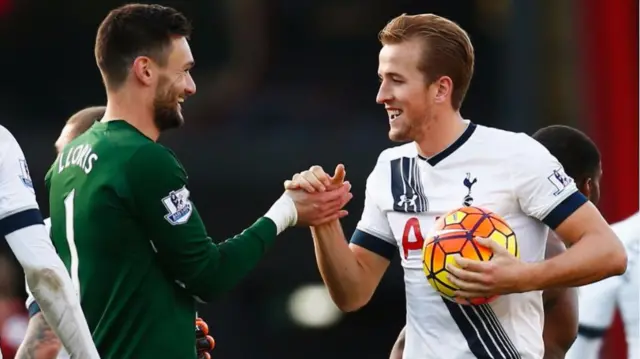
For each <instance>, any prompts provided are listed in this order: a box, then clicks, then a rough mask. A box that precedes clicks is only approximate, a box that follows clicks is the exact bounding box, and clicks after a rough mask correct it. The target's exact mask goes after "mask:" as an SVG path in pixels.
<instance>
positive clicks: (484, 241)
mask: <svg viewBox="0 0 640 359" xmlns="http://www.w3.org/2000/svg"><path fill="white" fill-rule="evenodd" d="M475 240H476V242H478V244H480V245H481V246H483V247H487V248H489V249H491V250H492V251H493V253H494V254H497V253H502V254H504V253H509V252H508V251H507V249H506V248H504V247H503V246H501V245H500V244H499V243H498V242H496V241H494V240H493V239H491V238H484V237H476V238H475Z"/></svg>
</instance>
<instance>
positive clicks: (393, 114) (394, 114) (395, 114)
mask: <svg viewBox="0 0 640 359" xmlns="http://www.w3.org/2000/svg"><path fill="white" fill-rule="evenodd" d="M400 115H402V110H393V111H389V116H390V117H391V119H392V120H395V119H396V117H398V116H400Z"/></svg>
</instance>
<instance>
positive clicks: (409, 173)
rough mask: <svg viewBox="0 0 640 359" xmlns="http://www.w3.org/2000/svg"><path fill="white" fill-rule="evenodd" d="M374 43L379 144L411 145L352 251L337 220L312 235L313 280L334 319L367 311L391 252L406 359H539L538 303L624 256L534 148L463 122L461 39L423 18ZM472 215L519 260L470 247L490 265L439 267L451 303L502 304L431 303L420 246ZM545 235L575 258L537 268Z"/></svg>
mask: <svg viewBox="0 0 640 359" xmlns="http://www.w3.org/2000/svg"><path fill="white" fill-rule="evenodd" d="M379 37H380V40H381V42H382V45H383V46H382V49H381V51H380V54H379V67H378V75H379V77H380V81H381V84H380V89H379V92H378V96H377V102H378V103H379V104H383V105H384V106H385V109H386V111H387V114H388V120H389V124H390V127H391V128H390V131H389V137H390V138H391V139H392V140H394V141H398V142H411V143H408V144H405V145H401V146H398V147H393V148H390V149H387V150H385V151H383V152H382V154H381V155H380V157H379V158H378V161H377V164H376V166H375V168H374V169H373V172H372V173H371V175H370V176H369V178H368V179H367V185H366V192H365V199H364V201H365V204H364V209H363V213H362V217H361V220H360V222H359V223H358V226H357V229H356V231H355V233H354V234H353V236H352V237H351V243H350V244H347V242H346V241H345V236H344V233H343V230H342V227H341V225H340V221H339V220H336V221H332V222H331V223H328V224H325V225H321V226H314V227H313V228H312V232H313V237H314V244H315V249H316V257H317V262H318V267H319V269H320V273H321V275H322V278H323V280H324V282H325V284H326V285H327V287H328V289H329V292H330V294H331V296H332V298H333V300H334V302H335V303H336V304H337V306H338V307H339V308H340V309H342V310H343V311H354V310H357V309H359V308H361V307H362V306H364V305H365V304H367V303H368V302H369V300H370V299H371V297H372V295H373V293H374V291H375V289H376V287H377V286H378V284H379V283H380V280H381V278H382V276H383V274H384V272H385V271H386V269H387V268H388V266H389V263H390V260H391V258H392V257H393V255H394V254H395V253H396V252H399V253H400V254H401V256H402V258H401V263H402V265H403V267H404V272H405V275H404V278H405V286H406V298H407V330H406V344H405V348H404V358H405V359H419V358H425V357H429V358H431V357H433V358H452V359H453V358H455V359H471V358H508V359H510V358H524V359H540V358H542V357H543V352H544V342H543V334H542V322H543V315H544V311H543V303H542V293H541V291H542V290H545V289H548V288H555V287H571V286H578V285H583V284H587V283H592V282H594V281H597V280H600V279H603V278H606V277H609V276H612V275H619V274H622V273H623V272H624V271H625V269H626V261H627V260H626V254H625V251H624V248H623V246H622V244H621V243H620V241H619V240H618V238H617V237H616V235H615V234H614V233H613V231H612V230H611V228H610V227H609V225H608V224H607V223H606V221H605V220H604V219H603V218H602V216H601V214H600V213H599V212H598V210H597V209H596V208H595V206H594V205H593V204H591V203H590V202H589V201H588V200H587V199H586V198H585V196H584V195H582V194H581V193H580V192H579V191H578V189H577V187H576V184H575V182H574V181H573V180H572V179H571V178H570V177H568V176H567V175H566V174H565V173H564V170H563V168H562V165H561V164H560V163H559V162H558V160H557V159H556V158H554V157H553V156H552V155H551V154H550V153H549V151H547V150H546V149H545V148H544V147H543V146H542V145H540V143H538V142H536V141H535V140H533V139H532V138H531V137H529V136H527V135H525V134H516V133H512V132H508V131H502V130H498V129H494V128H489V127H484V126H480V125H476V124H474V123H472V122H470V121H468V120H464V119H463V118H462V117H461V116H460V113H459V110H460V107H461V105H462V102H463V99H464V95H465V93H466V90H467V88H468V86H469V83H470V80H471V77H472V74H473V63H474V54H473V47H472V45H471V42H470V40H469V37H468V36H467V34H466V32H465V31H464V30H462V29H461V28H460V27H459V26H458V25H456V24H455V23H453V22H451V21H449V20H447V19H444V18H442V17H439V16H436V15H432V14H423V15H416V16H407V15H401V16H399V17H397V18H395V19H393V20H392V21H391V22H390V23H389V24H387V26H386V27H385V28H384V29H383V30H382V31H381V32H380V35H379ZM338 170H339V171H338V172H341V171H343V169H342V168H341V167H339V168H338ZM340 183H341V182H340V181H338V180H336V179H335V178H331V177H329V175H327V174H326V173H325V172H324V171H323V170H322V168H320V167H318V166H314V167H312V168H311V169H310V170H308V171H304V172H302V173H300V174H296V175H295V176H294V177H293V179H292V181H288V182H286V183H285V187H286V188H288V189H297V188H302V189H304V190H306V191H310V190H314V191H318V190H321V189H322V188H323V186H324V187H327V186H330V188H332V187H331V186H332V185H335V184H340ZM470 204H471V205H473V206H478V207H485V208H488V209H489V210H491V211H494V212H496V213H498V214H500V215H502V216H504V218H505V219H506V220H507V222H508V223H509V225H510V226H511V228H513V230H514V232H515V233H517V235H518V248H519V252H520V256H521V260H519V259H517V258H516V257H514V256H513V255H511V254H510V253H509V252H508V251H507V250H506V249H505V248H503V247H501V246H500V245H499V244H497V243H496V242H494V241H493V240H487V239H482V238H480V239H477V241H478V242H479V243H480V244H481V245H484V246H487V247H489V248H490V249H491V250H492V251H493V258H492V260H491V261H487V262H480V261H473V260H470V259H466V258H461V257H457V258H455V261H456V262H457V264H458V265H459V267H457V266H453V265H451V264H448V265H447V270H448V271H449V277H450V278H449V279H450V280H451V282H452V283H453V284H454V285H455V286H457V287H458V288H460V290H458V291H457V292H456V295H458V296H461V297H469V298H482V297H491V296H493V295H502V294H511V295H502V296H500V297H498V298H497V299H495V300H494V301H492V302H491V303H488V304H483V305H476V306H470V305H460V304H457V303H454V302H452V301H449V300H447V299H444V298H443V297H441V296H440V295H439V294H438V293H437V292H436V291H435V290H434V289H433V288H432V287H431V286H430V285H429V284H428V283H427V281H426V280H425V274H424V272H423V268H422V247H423V244H424V237H425V236H426V235H427V233H428V231H429V229H430V228H431V227H432V226H433V223H434V222H435V221H436V219H437V218H438V217H439V216H441V215H443V214H444V213H447V212H448V211H450V210H452V209H454V208H458V207H460V206H462V205H470ZM549 228H551V229H552V230H554V231H556V232H557V234H558V235H559V236H560V237H561V238H563V239H564V240H565V241H567V242H568V243H572V244H574V245H573V246H572V247H571V248H570V249H569V250H567V251H566V252H564V253H562V254H560V255H558V256H556V257H553V258H551V259H547V260H544V256H545V243H546V239H547V234H548V231H549ZM465 343H466V345H465Z"/></svg>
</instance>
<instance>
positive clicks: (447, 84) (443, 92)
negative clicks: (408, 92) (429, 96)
mask: <svg viewBox="0 0 640 359" xmlns="http://www.w3.org/2000/svg"><path fill="white" fill-rule="evenodd" d="M432 86H436V96H435V102H436V103H445V102H446V101H447V98H448V97H450V96H451V92H452V91H453V81H452V80H451V77H449V76H442V77H440V78H439V79H437V80H436V81H435V82H434V83H433V85H432Z"/></svg>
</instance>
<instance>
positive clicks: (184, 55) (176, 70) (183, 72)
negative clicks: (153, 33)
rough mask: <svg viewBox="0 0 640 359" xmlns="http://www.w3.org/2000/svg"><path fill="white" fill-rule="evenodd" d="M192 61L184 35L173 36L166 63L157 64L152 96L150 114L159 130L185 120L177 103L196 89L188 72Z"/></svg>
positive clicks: (181, 123) (178, 125)
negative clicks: (156, 76) (156, 79)
mask: <svg viewBox="0 0 640 359" xmlns="http://www.w3.org/2000/svg"><path fill="white" fill-rule="evenodd" d="M193 64H194V61H193V55H192V54H191V49H190V48H189V43H188V42H187V39H186V38H185V37H178V38H176V39H173V41H172V50H171V52H170V54H169V57H168V61H167V64H166V66H163V67H160V73H159V75H158V76H159V78H158V82H157V87H156V91H155V96H154V100H153V114H154V116H153V118H154V122H155V125H156V127H157V128H158V130H160V131H161V132H162V131H165V130H169V129H172V128H177V127H180V126H182V125H183V124H184V117H183V116H182V106H181V105H180V104H181V103H182V102H183V101H184V100H185V99H186V98H187V97H188V96H191V95H193V94H195V92H196V84H195V82H194V81H193V78H192V77H191V73H190V70H191V68H192V67H193Z"/></svg>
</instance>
